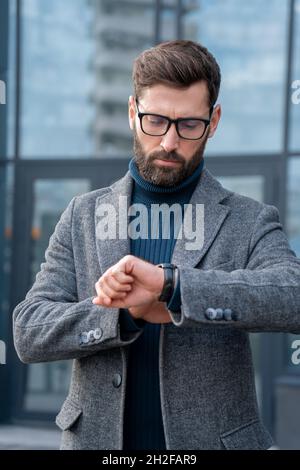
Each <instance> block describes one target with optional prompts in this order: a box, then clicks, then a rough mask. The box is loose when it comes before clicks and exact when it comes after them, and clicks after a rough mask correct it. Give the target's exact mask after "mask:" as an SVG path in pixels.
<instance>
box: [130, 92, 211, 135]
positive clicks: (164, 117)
mask: <svg viewBox="0 0 300 470" xmlns="http://www.w3.org/2000/svg"><path fill="white" fill-rule="evenodd" d="M135 103H136V107H137V111H138V118H139V120H140V126H141V129H142V131H143V132H144V134H146V135H150V136H151V137H162V136H163V135H166V134H167V132H168V130H169V129H170V127H171V125H172V124H173V123H174V124H175V127H176V132H177V135H178V136H179V137H180V138H181V139H184V140H200V139H202V137H203V136H204V134H205V132H206V129H207V128H208V126H209V124H210V122H211V116H212V113H213V111H214V106H212V107H211V108H210V110H209V119H203V118H198V117H197V118H194V117H188V118H178V119H170V118H169V117H168V116H163V115H162V114H155V113H141V112H140V110H139V107H138V99H137V98H136V99H135ZM144 116H156V117H161V118H163V119H166V120H167V121H168V125H167V128H166V130H165V131H164V132H163V133H162V134H149V133H148V132H145V131H144V128H143V117H144ZM191 120H192V121H201V122H203V123H204V124H205V128H204V131H203V134H202V135H201V137H197V138H196V139H191V138H189V137H183V136H182V135H181V134H180V132H179V123H180V122H182V121H191Z"/></svg>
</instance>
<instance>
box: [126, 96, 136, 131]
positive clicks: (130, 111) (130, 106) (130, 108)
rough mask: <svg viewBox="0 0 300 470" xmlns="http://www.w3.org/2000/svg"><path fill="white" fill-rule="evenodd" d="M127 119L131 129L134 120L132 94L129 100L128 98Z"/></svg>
mask: <svg viewBox="0 0 300 470" xmlns="http://www.w3.org/2000/svg"><path fill="white" fill-rule="evenodd" d="M128 120H129V127H130V129H131V130H133V128H134V120H135V98H134V96H132V95H130V96H129V100H128Z"/></svg>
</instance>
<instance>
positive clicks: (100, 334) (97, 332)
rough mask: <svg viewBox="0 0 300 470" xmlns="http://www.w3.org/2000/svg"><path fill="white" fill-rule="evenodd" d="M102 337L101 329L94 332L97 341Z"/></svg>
mask: <svg viewBox="0 0 300 470" xmlns="http://www.w3.org/2000/svg"><path fill="white" fill-rule="evenodd" d="M101 336H102V330H101V328H96V329H95V330H94V338H95V339H100V338H101Z"/></svg>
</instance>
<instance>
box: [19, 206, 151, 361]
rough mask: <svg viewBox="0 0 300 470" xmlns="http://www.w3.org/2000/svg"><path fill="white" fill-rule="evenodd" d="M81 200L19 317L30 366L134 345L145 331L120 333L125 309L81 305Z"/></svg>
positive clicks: (23, 354)
mask: <svg viewBox="0 0 300 470" xmlns="http://www.w3.org/2000/svg"><path fill="white" fill-rule="evenodd" d="M75 200H76V198H73V199H72V201H71V202H70V204H69V206H68V207H67V209H66V210H65V212H64V213H63V214H62V216H61V218H60V221H59V222H58V224H57V226H56V228H55V231H54V233H53V235H52V236H51V238H50V241H49V246H48V248H47V250H46V253H45V263H43V264H42V265H41V270H40V272H39V273H38V274H37V276H36V280H35V283H34V285H33V286H32V288H31V289H30V291H29V292H28V293H27V295H26V297H25V300H23V301H22V302H21V303H20V304H19V305H17V307H16V308H15V309H14V312H13V334H14V344H15V348H16V350H17V353H18V355H19V358H20V359H21V360H22V361H23V362H26V363H31V362H46V361H56V360H60V359H75V358H81V357H85V356H88V355H91V354H95V353H96V352H98V351H101V350H106V349H109V348H115V347H120V346H125V345H127V344H130V343H132V342H133V341H134V340H135V339H136V338H137V337H138V336H139V335H140V334H141V331H142V330H140V331H132V332H128V333H127V334H126V340H123V336H122V335H121V333H122V332H121V331H120V323H119V313H120V312H119V309H116V308H107V307H101V306H97V305H94V304H93V303H92V300H93V297H90V298H87V299H85V300H83V301H80V302H79V301H78V296H77V285H76V273H75V263H74V257H73V249H72V230H71V228H72V227H71V226H72V213H73V208H74V204H75Z"/></svg>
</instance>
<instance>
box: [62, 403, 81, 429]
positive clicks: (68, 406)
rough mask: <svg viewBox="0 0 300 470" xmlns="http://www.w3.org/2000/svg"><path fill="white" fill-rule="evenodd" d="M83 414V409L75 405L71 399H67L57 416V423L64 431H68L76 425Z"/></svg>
mask: <svg viewBox="0 0 300 470" xmlns="http://www.w3.org/2000/svg"><path fill="white" fill-rule="evenodd" d="M81 414H82V409H81V408H80V407H79V406H78V405H75V403H73V402H72V401H71V400H70V398H67V399H66V400H65V401H64V403H63V405H62V407H61V410H60V412H59V413H58V415H57V416H56V419H55V422H56V424H57V426H58V427H59V428H60V429H61V430H62V431H66V430H67V429H70V428H71V427H72V426H73V424H75V423H76V421H77V420H78V418H79V416H80V415H81Z"/></svg>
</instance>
